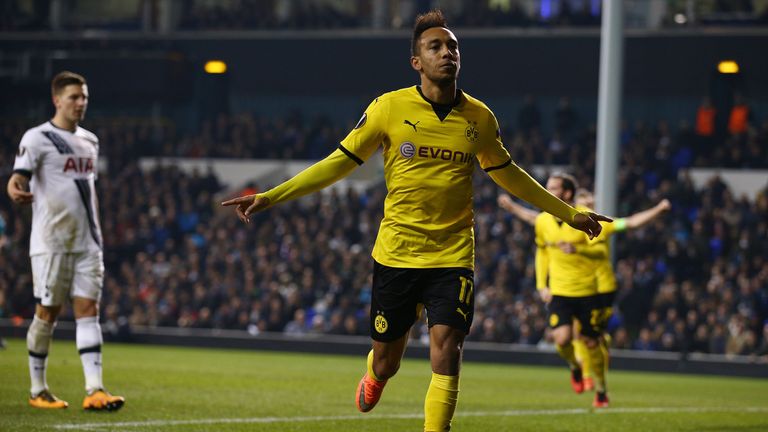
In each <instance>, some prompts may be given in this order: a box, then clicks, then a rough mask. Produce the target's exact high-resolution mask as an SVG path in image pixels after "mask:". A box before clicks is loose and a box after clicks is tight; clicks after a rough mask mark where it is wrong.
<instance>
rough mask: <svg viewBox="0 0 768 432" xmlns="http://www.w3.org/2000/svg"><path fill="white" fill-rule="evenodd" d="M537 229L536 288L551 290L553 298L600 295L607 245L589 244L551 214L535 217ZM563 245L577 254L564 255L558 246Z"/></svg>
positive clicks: (581, 233)
mask: <svg viewBox="0 0 768 432" xmlns="http://www.w3.org/2000/svg"><path fill="white" fill-rule="evenodd" d="M577 210H588V209H586V208H577ZM534 229H535V233H536V287H537V288H539V289H541V288H544V287H549V289H550V292H551V293H552V295H558V296H564V297H586V296H590V295H594V294H597V276H596V272H597V269H598V267H599V265H600V263H601V262H602V261H603V257H604V256H605V255H606V254H607V248H606V247H604V245H603V247H600V245H599V244H598V243H597V242H590V241H589V237H588V236H587V235H586V234H585V233H584V232H582V231H579V230H577V229H574V228H572V227H571V226H570V225H568V224H566V223H564V222H562V221H560V220H559V219H557V218H556V217H554V216H552V215H551V214H549V213H540V214H539V215H538V216H537V217H536V222H535V225H534ZM601 236H602V234H601ZM560 242H566V243H570V244H572V245H574V246H575V247H576V253H565V252H563V251H562V250H561V249H560V247H559V246H558V243H560ZM609 263H610V261H609Z"/></svg>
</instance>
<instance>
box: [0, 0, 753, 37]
mask: <svg viewBox="0 0 768 432" xmlns="http://www.w3.org/2000/svg"><path fill="white" fill-rule="evenodd" d="M602 3H603V0H485V1H477V0H471V1H470V0H358V1H346V0H259V1H251V0H226V1H209V0H174V1H172V2H158V1H150V0H130V1H129V0H126V1H123V2H115V3H114V4H102V5H99V6H98V7H96V5H95V4H94V3H93V2H91V1H88V0H68V1H66V2H62V4H61V5H59V6H58V8H57V7H56V6H54V5H52V2H48V1H34V2H33V1H26V0H5V1H3V2H0V12H2V13H1V14H0V31H45V30H51V29H54V30H75V31H77V30H88V29H101V30H107V31H110V30H112V31H125V30H129V31H146V30H151V29H157V28H159V27H161V25H160V22H167V23H171V28H172V29H178V30H182V31H184V30H187V31H189V30H212V31H217V30H265V29H279V30H286V29H291V30H326V29H351V28H362V29H366V28H367V29H370V28H374V29H390V28H394V29H397V28H403V27H405V28H408V27H410V23H412V22H413V19H414V17H415V16H416V14H418V13H423V12H426V11H428V10H430V9H432V8H435V7H438V8H441V9H442V10H443V11H444V12H445V14H446V16H447V18H448V22H449V23H451V26H453V27H476V28H482V27H517V28H520V27H543V28H553V27H554V28H563V27H585V26H591V27H598V26H599V25H600V19H601V13H602ZM625 3H626V4H625V9H626V17H627V19H626V22H627V25H628V26H630V27H633V26H634V27H659V26H664V27H679V26H686V25H687V26H690V25H695V26H706V25H719V26H723V25H726V26H755V25H757V26H764V25H766V23H768V2H767V1H766V0H738V1H735V0H734V1H725V0H722V1H700V2H686V1H672V0H670V1H662V2H654V3H653V4H650V3H651V2H649V1H648V0H628V1H626V2H625ZM167 17H171V18H170V19H169V18H167Z"/></svg>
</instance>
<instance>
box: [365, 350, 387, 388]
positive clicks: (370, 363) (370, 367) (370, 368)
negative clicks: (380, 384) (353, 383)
mask: <svg viewBox="0 0 768 432" xmlns="http://www.w3.org/2000/svg"><path fill="white" fill-rule="evenodd" d="M368 376H369V377H371V378H373V379H374V380H376V381H385V380H382V379H379V377H377V376H376V374H375V373H373V350H371V351H370V352H369V353H368Z"/></svg>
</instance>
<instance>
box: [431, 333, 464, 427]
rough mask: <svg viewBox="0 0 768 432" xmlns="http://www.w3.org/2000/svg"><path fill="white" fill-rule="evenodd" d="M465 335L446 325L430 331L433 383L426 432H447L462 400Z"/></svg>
mask: <svg viewBox="0 0 768 432" xmlns="http://www.w3.org/2000/svg"><path fill="white" fill-rule="evenodd" d="M464 337H465V333H464V331H463V330H458V329H455V328H452V327H449V326H446V325H440V324H436V325H434V326H432V328H430V329H429V358H430V361H431V363H432V381H431V382H430V383H429V390H427V396H426V399H425V400H424V430H425V431H429V432H431V431H447V430H450V428H451V420H452V419H453V413H454V412H455V411H456V404H457V402H458V400H459V371H460V369H461V355H462V351H463V348H464Z"/></svg>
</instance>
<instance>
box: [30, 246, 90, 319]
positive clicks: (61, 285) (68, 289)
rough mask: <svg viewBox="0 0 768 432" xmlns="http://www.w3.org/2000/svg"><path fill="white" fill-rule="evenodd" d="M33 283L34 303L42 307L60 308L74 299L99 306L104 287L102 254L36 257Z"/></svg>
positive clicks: (86, 253) (33, 261)
mask: <svg viewBox="0 0 768 432" xmlns="http://www.w3.org/2000/svg"><path fill="white" fill-rule="evenodd" d="M31 259H32V280H33V285H34V290H35V299H36V300H37V301H38V302H40V304H41V305H43V306H61V305H63V304H64V301H65V300H67V299H69V298H71V297H83V298H87V299H93V300H96V301H97V302H98V301H99V300H100V299H101V287H102V286H103V284H104V260H103V258H102V253H101V252H75V253H49V254H40V255H34V256H32V257H31Z"/></svg>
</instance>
